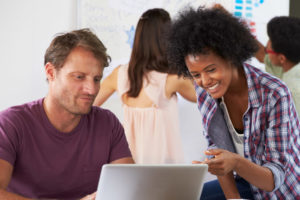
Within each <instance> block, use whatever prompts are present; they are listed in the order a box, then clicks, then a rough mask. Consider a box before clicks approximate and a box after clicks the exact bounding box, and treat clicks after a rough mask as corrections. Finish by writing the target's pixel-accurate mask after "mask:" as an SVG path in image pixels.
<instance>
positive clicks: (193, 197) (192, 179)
mask: <svg viewBox="0 0 300 200" xmlns="http://www.w3.org/2000/svg"><path fill="white" fill-rule="evenodd" d="M206 173H207V165H204V164H180V165H178V164H163V165H138V164H106V165H104V166H103V168H102V172H101V176H100V180H99V184H98V189H97V197H96V200H120V199H122V200H169V199H170V200H171V199H172V200H185V199H188V200H199V199H200V195H201V191H202V187H203V182H204V178H205V174H206Z"/></svg>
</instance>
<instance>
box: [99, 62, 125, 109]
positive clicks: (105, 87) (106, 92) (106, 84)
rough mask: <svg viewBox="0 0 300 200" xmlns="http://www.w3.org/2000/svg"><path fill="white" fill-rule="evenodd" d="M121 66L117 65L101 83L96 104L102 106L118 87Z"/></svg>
mask: <svg viewBox="0 0 300 200" xmlns="http://www.w3.org/2000/svg"><path fill="white" fill-rule="evenodd" d="M119 68H120V66H118V67H116V68H115V69H114V70H113V71H112V73H111V74H109V75H108V76H107V77H106V78H105V79H104V80H103V81H102V82H101V83H100V89H99V93H98V95H97V97H96V99H95V101H94V106H101V105H102V104H103V103H104V102H105V101H106V100H107V99H108V98H109V97H110V96H111V95H112V94H113V93H114V92H115V91H116V90H117V87H118V71H119Z"/></svg>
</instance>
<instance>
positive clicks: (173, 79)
mask: <svg viewBox="0 0 300 200" xmlns="http://www.w3.org/2000/svg"><path fill="white" fill-rule="evenodd" d="M176 92H178V93H179V94H180V95H181V96H182V97H183V98H185V99H186V100H188V101H191V102H197V97H196V91H195V87H194V85H193V80H191V79H189V78H184V77H178V76H177V75H168V78H167V83H166V96H167V97H168V98H170V97H171V96H172V95H173V94H174V93H176Z"/></svg>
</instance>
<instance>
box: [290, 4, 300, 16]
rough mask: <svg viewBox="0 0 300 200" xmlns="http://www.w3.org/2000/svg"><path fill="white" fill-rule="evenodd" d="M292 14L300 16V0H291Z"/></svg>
mask: <svg viewBox="0 0 300 200" xmlns="http://www.w3.org/2000/svg"><path fill="white" fill-rule="evenodd" d="M290 16H294V17H299V18H300V1H299V0H290Z"/></svg>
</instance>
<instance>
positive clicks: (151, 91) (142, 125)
mask: <svg viewBox="0 0 300 200" xmlns="http://www.w3.org/2000/svg"><path fill="white" fill-rule="evenodd" d="M127 70H128V65H124V66H121V67H120V68H119V71H118V94H119V96H120V98H121V101H122V95H123V94H125V93H126V92H127V91H128V90H129V80H128V75H127ZM167 76H168V74H166V73H160V72H156V71H151V72H149V73H148V75H147V77H148V80H147V79H146V78H144V84H143V85H144V91H145V93H146V95H147V96H148V97H149V99H151V101H152V102H153V105H152V107H147V108H137V107H130V106H128V105H126V104H125V103H124V102H122V107H123V111H124V122H123V126H124V129H125V134H126V137H127V141H128V143H129V147H130V150H131V153H132V156H133V158H134V160H135V162H136V163H138V164H164V163H184V158H183V149H182V143H181V137H180V132H179V117H178V107H177V96H176V95H173V96H172V97H171V98H170V99H168V98H167V97H166V95H165V85H166V80H167ZM148 81H149V82H148Z"/></svg>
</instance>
